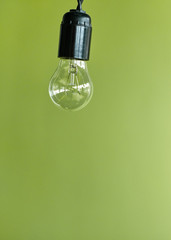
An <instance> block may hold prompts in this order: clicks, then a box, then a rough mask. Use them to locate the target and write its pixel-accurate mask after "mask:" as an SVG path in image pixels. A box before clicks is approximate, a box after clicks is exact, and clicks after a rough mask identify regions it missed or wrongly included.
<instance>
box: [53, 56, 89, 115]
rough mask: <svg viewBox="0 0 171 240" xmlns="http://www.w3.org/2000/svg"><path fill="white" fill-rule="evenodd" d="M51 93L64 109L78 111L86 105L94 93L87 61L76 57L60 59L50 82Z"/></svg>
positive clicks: (57, 103)
mask: <svg viewBox="0 0 171 240" xmlns="http://www.w3.org/2000/svg"><path fill="white" fill-rule="evenodd" d="M49 95H50V97H51V99H52V101H53V102H54V103H55V104H56V105H57V106H58V107H60V108H62V109H64V110H71V111H77V110H80V109H82V108H83V107H85V106H86V105H87V104H88V103H89V101H90V100H91V97H92V95H93V84H92V81H91V79H90V76H89V74H88V69H87V63H86V62H85V61H80V60H75V59H74V60H71V59H60V62H59V65H58V68H57V70H56V72H55V73H54V75H53V76H52V78H51V81H50V84H49Z"/></svg>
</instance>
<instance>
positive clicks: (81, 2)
mask: <svg viewBox="0 0 171 240" xmlns="http://www.w3.org/2000/svg"><path fill="white" fill-rule="evenodd" d="M83 1H84V0H77V2H78V6H77V10H78V11H82V4H83Z"/></svg>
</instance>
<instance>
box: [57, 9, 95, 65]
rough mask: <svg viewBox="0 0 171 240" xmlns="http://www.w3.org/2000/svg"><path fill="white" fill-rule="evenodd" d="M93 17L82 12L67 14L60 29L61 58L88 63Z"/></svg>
mask: <svg viewBox="0 0 171 240" xmlns="http://www.w3.org/2000/svg"><path fill="white" fill-rule="evenodd" d="M91 35H92V26H91V17H90V16H89V15H88V14H86V12H84V11H82V10H70V12H67V13H65V15H64V16H63V20H62V23H61V28H60V39H59V51H58V57H59V58H66V59H77V60H84V61H88V60H89V56H90V44H91Z"/></svg>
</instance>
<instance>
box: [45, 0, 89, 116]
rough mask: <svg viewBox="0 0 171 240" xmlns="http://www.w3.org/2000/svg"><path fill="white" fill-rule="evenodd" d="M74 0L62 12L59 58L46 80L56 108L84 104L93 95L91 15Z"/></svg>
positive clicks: (73, 107) (81, 1)
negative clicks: (70, 5) (48, 81)
mask: <svg viewBox="0 0 171 240" xmlns="http://www.w3.org/2000/svg"><path fill="white" fill-rule="evenodd" d="M77 1H78V6H77V9H74V10H70V11H69V12H67V13H66V14H64V16H63V20H62V23H61V29H60V41H59V51H58V57H59V58H60V61H59V65H58V68H57V70H56V71H55V73H54V75H53V76H52V78H51V81H50V84H49V94H50V97H51V99H52V101H53V102H54V103H55V104H56V105H57V106H58V107H59V108H62V109H64V110H70V111H77V110H80V109H82V108H83V107H85V106H86V105H87V104H88V103H89V101H90V99H91V97H92V95H93V84H92V81H91V79H90V76H89V73H88V68H87V61H88V60H89V53H90V43H91V33H92V26H91V18H90V16H89V15H88V14H86V12H85V11H83V10H82V3H83V0H77Z"/></svg>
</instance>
